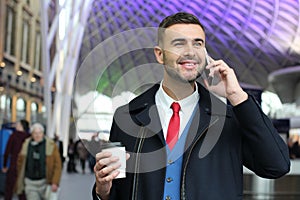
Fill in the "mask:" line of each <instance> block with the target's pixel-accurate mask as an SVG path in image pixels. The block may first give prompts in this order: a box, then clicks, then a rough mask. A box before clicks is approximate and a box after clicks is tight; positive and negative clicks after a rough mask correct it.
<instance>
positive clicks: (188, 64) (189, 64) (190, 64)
mask: <svg viewBox="0 0 300 200" xmlns="http://www.w3.org/2000/svg"><path fill="white" fill-rule="evenodd" d="M185 65H187V66H192V65H194V64H193V63H187V64H185Z"/></svg>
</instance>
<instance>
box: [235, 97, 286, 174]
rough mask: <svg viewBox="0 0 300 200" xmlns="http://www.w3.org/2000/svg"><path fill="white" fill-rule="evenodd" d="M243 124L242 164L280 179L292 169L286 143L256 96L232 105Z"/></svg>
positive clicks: (257, 172) (240, 122)
mask: <svg viewBox="0 0 300 200" xmlns="http://www.w3.org/2000/svg"><path fill="white" fill-rule="evenodd" d="M233 110H234V112H235V115H236V117H237V120H238V122H239V124H240V125H241V127H242V134H243V135H242V138H243V139H242V145H243V146H242V149H243V164H244V165H245V166H246V167H247V168H249V169H250V170H252V171H253V172H254V173H256V174H257V175H258V176H261V177H263V178H279V177H281V176H283V175H285V174H286V173H288V172H289V170H290V159H289V152H288V147H287V144H286V143H285V142H284V141H283V139H282V138H281V137H280V135H279V133H278V132H277V130H276V129H275V128H274V126H273V123H272V121H271V120H270V119H269V118H268V117H267V116H266V115H265V114H264V113H263V111H262V110H261V108H260V106H259V104H258V103H257V102H256V100H255V99H254V97H252V96H250V95H249V98H248V100H246V101H245V102H243V103H241V104H239V105H237V106H235V107H234V108H233Z"/></svg>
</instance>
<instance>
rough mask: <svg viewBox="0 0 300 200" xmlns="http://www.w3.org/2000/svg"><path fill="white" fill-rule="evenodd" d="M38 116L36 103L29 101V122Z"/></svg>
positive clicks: (35, 119)
mask: <svg viewBox="0 0 300 200" xmlns="http://www.w3.org/2000/svg"><path fill="white" fill-rule="evenodd" d="M37 116H38V104H37V103H36V102H32V103H31V117H30V119H31V122H36V121H37Z"/></svg>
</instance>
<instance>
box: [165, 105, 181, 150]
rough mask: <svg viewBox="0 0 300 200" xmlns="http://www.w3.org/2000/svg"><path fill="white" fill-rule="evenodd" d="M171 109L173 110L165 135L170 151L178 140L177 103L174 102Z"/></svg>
mask: <svg viewBox="0 0 300 200" xmlns="http://www.w3.org/2000/svg"><path fill="white" fill-rule="evenodd" d="M171 108H172V110H173V115H172V117H171V119H170V123H169V127H168V133H167V144H168V146H169V148H170V150H172V149H173V147H174V146H175V144H176V142H177V140H178V134H179V127H180V118H179V110H180V105H179V103H176V102H174V103H172V105H171Z"/></svg>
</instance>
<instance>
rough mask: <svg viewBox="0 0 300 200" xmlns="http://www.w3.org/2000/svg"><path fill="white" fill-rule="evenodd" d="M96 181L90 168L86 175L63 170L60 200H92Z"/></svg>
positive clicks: (14, 199)
mask: <svg viewBox="0 0 300 200" xmlns="http://www.w3.org/2000/svg"><path fill="white" fill-rule="evenodd" d="M86 164H87V163H86ZM78 169H79V166H77V170H78ZM94 181H95V178H94V174H92V173H90V172H89V169H88V168H87V169H86V173H85V174H83V173H82V171H81V170H78V173H67V172H66V170H65V169H63V173H62V177H61V183H60V189H59V193H58V199H59V200H90V199H92V192H91V191H92V187H93V184H94ZM3 199H4V198H3V196H0V200H3ZM13 200H18V198H17V197H16V196H15V197H14V198H13Z"/></svg>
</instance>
